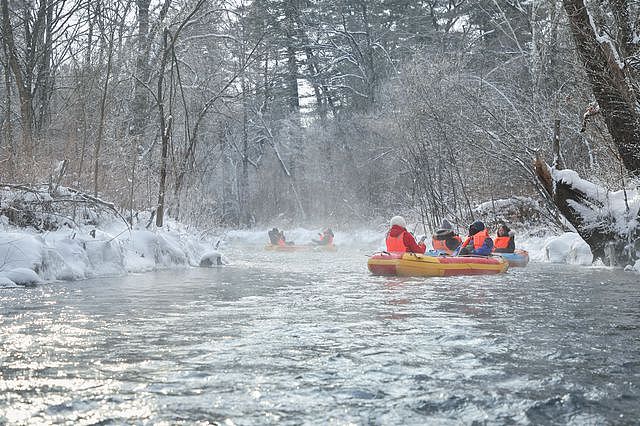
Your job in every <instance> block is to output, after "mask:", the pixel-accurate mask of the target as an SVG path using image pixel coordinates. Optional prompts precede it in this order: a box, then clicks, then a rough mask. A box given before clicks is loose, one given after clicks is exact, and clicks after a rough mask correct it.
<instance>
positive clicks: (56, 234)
mask: <svg viewBox="0 0 640 426" xmlns="http://www.w3.org/2000/svg"><path fill="white" fill-rule="evenodd" d="M2 219H6V218H0V287H5V288H6V287H13V286H16V285H18V284H19V285H29V284H36V283H38V282H41V281H56V280H80V279H85V278H90V277H96V276H109V275H122V274H126V273H139V272H147V271H152V270H155V269H161V268H171V267H188V266H199V265H201V263H203V264H205V266H210V265H215V264H216V261H217V259H218V257H219V256H220V255H221V254H220V252H219V251H218V250H217V249H216V242H217V241H218V239H219V238H222V239H224V244H223V245H222V247H224V246H225V245H233V244H238V245H255V246H258V247H259V246H262V245H264V244H265V243H266V242H267V229H266V228H265V229H253V230H234V231H228V232H226V233H224V234H223V235H221V236H219V237H212V236H209V237H207V238H201V236H200V235H199V234H198V233H196V232H194V231H190V230H188V229H186V228H185V227H183V226H181V225H180V224H178V223H172V222H169V223H168V225H166V226H165V227H164V228H163V229H161V230H156V231H149V230H146V229H133V230H128V229H127V228H126V227H125V226H124V224H123V223H122V222H115V221H114V222H113V223H111V224H109V225H107V226H104V227H103V229H95V228H93V227H88V226H87V227H85V228H84V229H82V230H78V229H75V230H72V229H64V230H58V231H53V232H48V233H36V232H35V231H29V230H24V229H16V228H13V227H11V226H9V225H7V224H6V220H5V221H2ZM92 231H94V232H92ZM285 232H286V236H287V239H288V240H290V241H295V242H296V243H298V244H304V243H309V242H310V241H311V239H312V238H315V237H316V236H317V232H318V230H309V229H304V228H296V229H291V230H286V231H285ZM531 234H534V235H539V234H540V233H537V234H536V233H535V232H533V233H531ZM335 242H336V245H337V246H338V247H339V248H341V249H342V250H348V249H349V248H354V249H355V248H367V249H370V250H371V251H372V252H373V251H376V250H380V249H383V248H384V230H383V229H381V230H366V229H361V230H351V231H349V232H345V231H335ZM516 246H517V247H518V248H521V249H524V250H527V251H528V252H529V255H530V258H531V261H534V262H555V263H568V264H578V265H591V264H592V262H593V257H592V255H591V251H590V250H589V247H588V245H587V244H586V243H585V242H584V241H583V240H582V239H581V238H580V237H579V236H578V235H577V234H575V233H565V234H562V235H546V236H524V235H522V236H516ZM222 251H223V250H222ZM635 269H636V270H637V271H638V272H640V264H636V266H635Z"/></svg>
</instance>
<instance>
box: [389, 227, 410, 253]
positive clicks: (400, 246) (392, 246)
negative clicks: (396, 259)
mask: <svg viewBox="0 0 640 426" xmlns="http://www.w3.org/2000/svg"><path fill="white" fill-rule="evenodd" d="M387 251H388V252H396V253H406V251H407V246H405V245H404V232H402V233H401V234H400V235H398V236H397V237H392V236H391V235H387Z"/></svg>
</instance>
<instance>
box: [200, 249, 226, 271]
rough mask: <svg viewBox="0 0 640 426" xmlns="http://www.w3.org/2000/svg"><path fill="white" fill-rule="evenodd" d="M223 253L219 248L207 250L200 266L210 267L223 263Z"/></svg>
mask: <svg viewBox="0 0 640 426" xmlns="http://www.w3.org/2000/svg"><path fill="white" fill-rule="evenodd" d="M222 264H223V263H222V253H220V252H219V251H217V250H212V251H209V252H206V253H205V254H203V255H202V257H201V258H200V266H203V267H210V266H218V265H222Z"/></svg>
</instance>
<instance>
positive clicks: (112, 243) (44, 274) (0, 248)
mask: <svg viewBox="0 0 640 426" xmlns="http://www.w3.org/2000/svg"><path fill="white" fill-rule="evenodd" d="M214 244H215V240H209V239H206V240H203V239H201V238H199V237H198V236H197V234H196V233H194V232H190V230H189V229H187V228H185V227H184V226H182V225H181V224H179V223H176V222H172V221H171V220H169V221H168V225H166V226H165V227H164V228H162V229H157V230H154V231H149V230H146V229H144V228H143V229H133V230H129V229H128V228H127V227H126V225H125V224H124V223H123V222H121V221H117V220H113V221H112V222H109V223H106V224H102V225H101V229H96V228H94V227H92V226H83V227H78V228H76V229H69V228H66V227H64V228H61V229H59V230H57V231H51V232H47V233H37V231H35V230H31V229H18V228H15V227H11V226H10V225H8V224H7V221H6V220H0V287H2V288H6V287H13V286H15V284H20V285H27V284H34V283H39V282H42V281H56V280H65V281H66V280H81V279H85V278H92V277H98V276H113V275H124V274H127V273H137V272H148V271H152V270H156V269H165V268H172V267H187V266H199V265H200V262H201V260H202V257H203V253H204V254H205V255H206V254H207V253H209V255H210V256H213V255H212V254H211V253H213V252H214V251H215V250H214Z"/></svg>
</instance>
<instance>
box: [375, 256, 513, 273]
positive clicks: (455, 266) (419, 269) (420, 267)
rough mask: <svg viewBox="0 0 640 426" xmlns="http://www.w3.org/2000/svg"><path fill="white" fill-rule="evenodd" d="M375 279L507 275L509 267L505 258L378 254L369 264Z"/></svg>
mask: <svg viewBox="0 0 640 426" xmlns="http://www.w3.org/2000/svg"><path fill="white" fill-rule="evenodd" d="M367 266H368V267H369V271H371V273H373V274H374V275H397V276H405V277H449V276H454V275H485V274H499V273H502V272H505V271H506V270H507V268H508V267H509V263H508V262H507V261H506V260H505V259H503V258H501V257H482V256H428V255H424V254H416V253H387V252H382V253H375V254H374V255H373V256H371V257H370V258H369V261H368V262H367Z"/></svg>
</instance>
